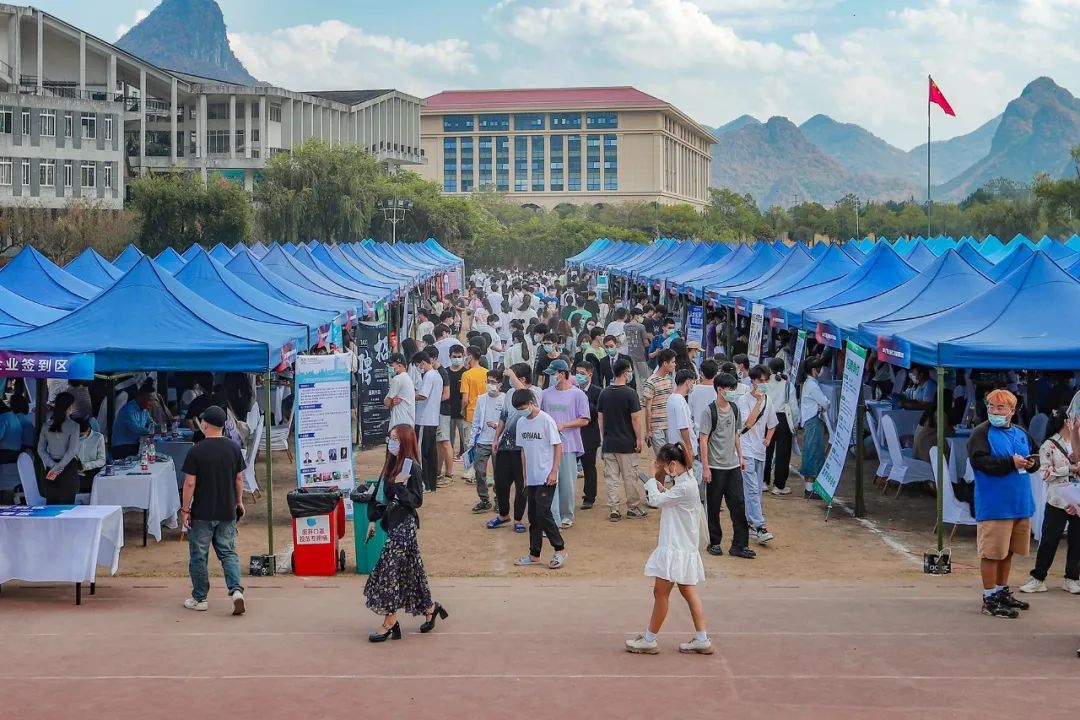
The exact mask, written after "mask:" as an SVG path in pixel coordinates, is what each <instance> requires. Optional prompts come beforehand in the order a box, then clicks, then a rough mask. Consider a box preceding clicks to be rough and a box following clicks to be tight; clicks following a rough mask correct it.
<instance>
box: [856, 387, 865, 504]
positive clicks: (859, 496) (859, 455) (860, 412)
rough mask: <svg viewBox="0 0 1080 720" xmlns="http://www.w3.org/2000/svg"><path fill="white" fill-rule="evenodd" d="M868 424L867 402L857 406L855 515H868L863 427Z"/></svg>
mask: <svg viewBox="0 0 1080 720" xmlns="http://www.w3.org/2000/svg"><path fill="white" fill-rule="evenodd" d="M865 425H866V404H865V402H860V403H859V404H858V406H856V408H855V517H859V518H862V517H866V498H865V497H863V466H864V464H865V463H864V461H863V455H864V454H865V451H864V450H863V441H862V440H863V427H864V426H865Z"/></svg>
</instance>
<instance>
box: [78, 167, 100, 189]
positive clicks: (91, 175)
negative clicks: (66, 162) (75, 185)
mask: <svg viewBox="0 0 1080 720" xmlns="http://www.w3.org/2000/svg"><path fill="white" fill-rule="evenodd" d="M81 170H82V175H81V177H80V180H81V181H82V186H83V187H84V188H92V187H95V186H96V185H97V166H96V165H95V164H94V163H92V162H84V163H83V164H82V168H81Z"/></svg>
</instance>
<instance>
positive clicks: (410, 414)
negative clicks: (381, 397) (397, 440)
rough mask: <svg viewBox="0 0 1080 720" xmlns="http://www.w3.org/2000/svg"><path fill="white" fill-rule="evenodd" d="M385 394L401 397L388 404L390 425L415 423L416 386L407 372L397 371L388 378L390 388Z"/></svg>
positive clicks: (410, 424) (411, 424)
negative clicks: (395, 401)
mask: <svg viewBox="0 0 1080 720" xmlns="http://www.w3.org/2000/svg"><path fill="white" fill-rule="evenodd" d="M391 372H393V371H391ZM386 396H387V397H391V398H396V397H399V398H401V402H399V403H398V404H397V405H392V406H390V427H394V426H395V425H409V426H410V427H411V426H413V425H416V388H415V387H413V383H412V378H410V377H409V373H407V372H403V373H398V374H397V375H394V376H393V377H392V378H390V389H389V390H388V391H387V393H386Z"/></svg>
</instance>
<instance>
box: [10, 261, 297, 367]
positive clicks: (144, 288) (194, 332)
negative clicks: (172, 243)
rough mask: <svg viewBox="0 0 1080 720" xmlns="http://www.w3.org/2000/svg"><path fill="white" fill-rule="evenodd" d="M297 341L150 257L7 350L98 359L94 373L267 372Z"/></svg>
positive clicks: (15, 338) (19, 338) (12, 342)
mask: <svg viewBox="0 0 1080 720" xmlns="http://www.w3.org/2000/svg"><path fill="white" fill-rule="evenodd" d="M102 328H109V331H108V332H107V333H106V332H102ZM297 339H298V338H297V337H296V336H295V334H293V333H292V331H290V330H287V329H284V328H283V327H282V326H281V325H271V324H267V323H261V322H257V321H254V320H248V319H247V318H241V317H237V316H235V315H232V314H230V313H228V312H226V311H224V310H222V309H220V308H218V307H217V306H215V305H213V304H211V303H209V302H207V301H206V300H203V299H202V298H201V297H199V296H198V295H197V294H196V293H194V292H192V291H191V290H189V289H188V288H186V287H184V286H183V285H182V284H180V283H179V282H177V281H176V280H175V279H174V278H173V277H172V276H171V275H170V274H169V273H167V272H165V271H164V270H162V269H161V268H159V267H157V266H156V265H155V264H154V263H153V262H152V261H151V260H150V259H149V258H143V259H141V260H140V261H139V262H138V263H136V265H135V267H133V268H132V269H131V270H129V271H128V272H127V273H126V274H125V275H124V277H122V278H120V279H119V280H117V281H116V283H115V284H113V285H112V287H110V288H108V289H106V290H103V291H102V292H101V294H100V295H98V296H97V297H96V298H94V299H93V300H92V301H90V302H88V303H86V304H85V305H83V306H82V307H81V308H79V309H78V310H76V311H75V312H72V313H70V314H68V315H66V316H64V317H62V318H60V319H59V320H57V321H55V322H53V323H50V324H49V325H46V326H44V327H40V328H37V329H35V330H30V331H29V332H25V333H22V334H20V335H14V336H12V337H10V338H7V339H6V340H4V342H3V343H2V344H3V346H4V347H5V348H7V349H9V350H15V351H21V352H45V353H93V354H94V356H95V361H94V363H95V364H94V370H95V372H121V371H129V370H146V369H150V368H153V369H155V370H166V371H197V370H220V371H238V372H265V371H267V370H269V369H272V368H274V367H276V366H277V365H279V364H280V363H281V360H282V357H283V352H284V351H283V348H288V347H289V346H290V345H292V344H293V343H294V342H295V341H296V340H297Z"/></svg>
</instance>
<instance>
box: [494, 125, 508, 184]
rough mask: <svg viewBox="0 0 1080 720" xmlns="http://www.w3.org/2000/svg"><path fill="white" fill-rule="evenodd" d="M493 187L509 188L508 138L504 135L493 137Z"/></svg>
mask: <svg viewBox="0 0 1080 720" xmlns="http://www.w3.org/2000/svg"><path fill="white" fill-rule="evenodd" d="M495 189H496V190H498V191H499V192H508V191H509V190H510V138H508V137H506V136H505V135H500V136H499V137H497V138H495Z"/></svg>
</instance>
